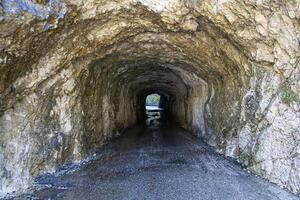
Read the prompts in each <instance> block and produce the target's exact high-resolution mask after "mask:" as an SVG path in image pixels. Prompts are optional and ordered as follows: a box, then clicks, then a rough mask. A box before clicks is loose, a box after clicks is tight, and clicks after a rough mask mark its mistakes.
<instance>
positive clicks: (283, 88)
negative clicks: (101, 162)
mask: <svg viewBox="0 0 300 200" xmlns="http://www.w3.org/2000/svg"><path fill="white" fill-rule="evenodd" d="M25 1H26V2H27V4H26V6H25V7H24V4H23V3H22V2H24V1H11V0H4V1H3V5H2V4H1V6H0V9H1V10H0V11H1V13H2V12H3V18H1V20H0V21H1V24H0V27H1V29H0V30H1V36H2V37H3V38H4V39H3V40H1V41H0V42H1V48H2V49H1V52H0V56H1V57H0V63H1V64H2V65H1V67H0V94H1V95H0V131H1V137H0V170H2V171H0V177H1V178H0V180H1V182H0V186H2V188H3V190H2V191H4V192H11V191H15V190H18V189H22V188H26V187H28V186H29V185H30V183H32V182H33V179H34V177H36V176H38V175H41V174H43V173H45V172H49V171H54V170H55V169H57V167H59V166H61V165H63V164H66V163H70V162H74V161H80V160H83V159H85V158H87V157H88V156H89V155H91V154H92V153H93V152H94V151H96V150H97V149H98V148H99V147H101V146H103V145H104V144H106V143H108V142H109V141H110V140H111V139H112V138H116V137H118V136H120V135H122V133H123V132H124V130H125V129H126V128H128V127H131V126H134V125H136V124H140V123H143V122H145V113H146V107H145V106H146V105H145V103H146V99H147V96H149V95H151V94H157V95H159V96H160V105H159V106H160V107H161V108H163V110H164V113H165V116H167V118H168V120H170V121H171V120H172V121H173V122H176V124H177V126H180V127H183V128H185V129H186V130H188V131H189V132H190V133H191V134H194V135H195V136H197V137H198V138H199V140H202V141H205V142H206V143H208V144H209V145H211V146H213V147H214V148H215V150H216V151H218V152H220V153H223V154H225V155H227V156H231V157H234V158H236V159H237V160H238V161H239V162H241V163H243V164H245V165H246V166H247V167H248V169H250V170H251V171H253V172H254V173H256V174H258V175H260V176H263V177H265V178H267V179H268V180H270V181H272V182H274V183H277V184H279V185H282V186H284V187H286V188H288V189H289V190H291V191H293V192H295V193H300V182H299V181H300V167H299V163H300V162H299V160H300V157H299V155H300V154H299V153H297V152H298V151H299V150H298V149H299V140H298V138H299V135H300V133H299V130H300V127H299V124H300V115H299V107H300V106H299V97H298V95H297V94H299V93H300V88H299V85H300V84H299V70H300V64H299V63H300V62H299V59H297V58H299V42H298V41H299V34H297V31H298V32H299V23H298V22H299V20H298V18H299V14H298V15H297V14H295V13H297V11H296V10H295V9H294V8H295V6H292V3H291V2H289V3H287V4H286V5H285V4H284V5H283V4H280V3H277V2H275V1H272V2H271V3H270V2H269V3H264V2H261V3H260V4H256V3H255V1H249V2H248V1H247V3H245V2H244V1H222V2H221V3H220V2H217V3H216V2H213V1H209V0H203V1H193V0H174V1H169V0H162V1H160V2H159V3H158V2H157V1H154V0H153V1H148V0H147V1H146V0H138V1H136V0H124V1H118V0H117V1H109V0H107V1H103V2H102V1H101V3H100V4H99V2H98V1H87V2H82V1H68V0H61V1H55V2H53V1H45V2H44V1H30V0H25ZM12 2H14V3H12ZM40 2H44V3H40ZM47 2H48V3H47ZM49 2H50V3H49ZM79 2H81V3H79ZM298 4H299V3H298ZM270 6H271V7H274V8H276V9H277V10H276V9H275V10H273V9H267V8H269V7H270ZM30 8H32V9H30ZM283 10H284V11H283ZM287 10H288V11H289V12H286V11H287ZM21 11H22V12H21ZM28 12H29V13H31V14H28ZM270 12H272V13H273V12H274V13H273V14H270ZM284 13H288V14H284ZM291 13H292V14H291ZM293 13H294V14H293ZM282 15H283V16H284V17H283V16H282ZM49 16H51V17H49ZM291 16H294V17H291ZM278 26H279V27H280V28H278ZM0 195H1V192H0Z"/></svg>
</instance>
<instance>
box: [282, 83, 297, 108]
mask: <svg viewBox="0 0 300 200" xmlns="http://www.w3.org/2000/svg"><path fill="white" fill-rule="evenodd" d="M298 98H299V97H298V95H297V94H296V93H295V92H294V91H293V90H292V89H291V86H290V85H289V84H287V83H285V84H284V85H283V87H282V101H283V103H286V104H291V103H292V102H293V101H297V100H298Z"/></svg>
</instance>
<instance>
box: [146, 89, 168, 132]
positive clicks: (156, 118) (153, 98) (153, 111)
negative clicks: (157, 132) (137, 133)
mask: <svg viewBox="0 0 300 200" xmlns="http://www.w3.org/2000/svg"><path fill="white" fill-rule="evenodd" d="M166 101H167V99H166V98H165V97H164V96H162V95H161V94H158V93H151V94H148V95H147V96H146V98H145V103H144V104H145V107H144V108H145V122H146V126H148V127H151V128H160V127H161V126H162V125H164V124H165V122H166V115H165V110H166Z"/></svg>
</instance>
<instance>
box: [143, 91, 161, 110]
mask: <svg viewBox="0 0 300 200" xmlns="http://www.w3.org/2000/svg"><path fill="white" fill-rule="evenodd" d="M159 104H160V95H159V94H150V95H148V96H147V98H146V106H157V107H159Z"/></svg>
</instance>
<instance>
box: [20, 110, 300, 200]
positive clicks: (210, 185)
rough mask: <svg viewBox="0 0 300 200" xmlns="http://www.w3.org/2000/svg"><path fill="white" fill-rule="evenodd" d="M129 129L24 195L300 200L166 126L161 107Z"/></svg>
mask: <svg viewBox="0 0 300 200" xmlns="http://www.w3.org/2000/svg"><path fill="white" fill-rule="evenodd" d="M148 115H149V116H151V117H150V118H148V120H147V121H146V122H147V123H146V124H147V125H146V126H140V127H133V128H131V129H128V130H127V131H126V132H125V133H124V135H123V136H122V137H120V138H118V139H117V140H115V141H113V142H112V143H111V144H109V145H107V146H105V147H103V149H101V150H100V151H99V153H98V154H97V156H96V157H95V159H94V160H92V161H90V162H88V163H86V164H84V165H82V166H80V167H70V168H66V170H62V172H60V173H58V174H53V175H48V176H44V177H41V178H39V179H38V180H37V183H38V184H37V186H38V187H37V188H39V189H37V188H36V189H35V190H33V191H32V192H31V193H29V194H27V195H23V196H21V197H19V199H25V198H26V199H83V200H88V199H101V200H113V199H125V200H127V199H128V200H142V199H151V200H152V199H153V200H160V199H161V200H169V199H172V200H175V199H181V200H182V199H188V200H190V199H191V200H192V199H193V200H194V199H201V200H214V199H215V200H217V199H218V200H235V199H236V200H246V199H247V200H248V199H249V200H250V199H253V200H259V199H262V200H271V199H276V200H281V199H282V200H289V199H291V200H299V199H300V198H298V197H296V196H294V195H292V194H291V193H289V192H287V191H285V190H283V189H280V188H279V187H277V186H275V185H273V184H270V183H268V182H267V181H265V180H262V179H260V178H257V177H255V176H253V175H251V174H249V173H247V172H246V171H244V170H243V169H242V167H241V166H240V165H239V164H237V163H236V162H234V161H233V160H230V159H227V158H225V157H224V156H222V155H219V154H217V153H215V152H214V151H213V150H212V149H211V148H210V147H208V146H207V145H206V144H204V143H202V142H200V141H199V139H198V138H196V137H193V136H191V135H190V134H189V133H188V132H187V131H185V130H183V129H181V128H176V127H170V126H167V125H165V126H162V124H161V123H160V120H161V119H160V112H148Z"/></svg>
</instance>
